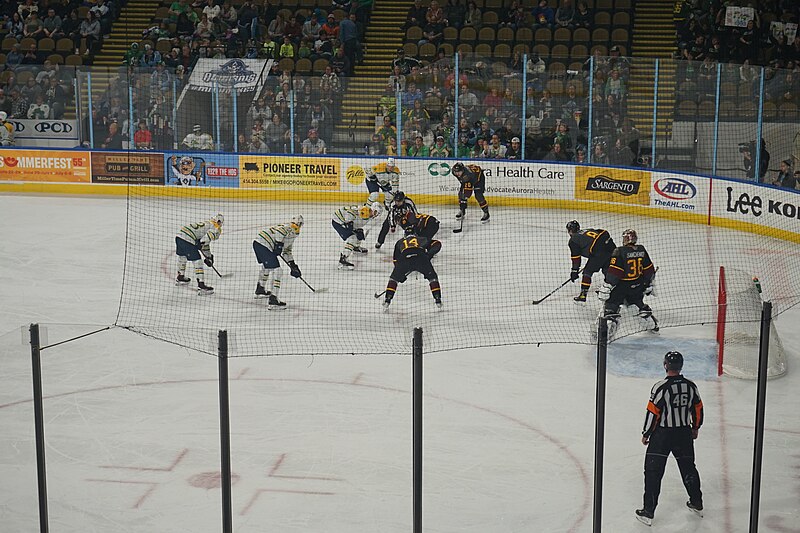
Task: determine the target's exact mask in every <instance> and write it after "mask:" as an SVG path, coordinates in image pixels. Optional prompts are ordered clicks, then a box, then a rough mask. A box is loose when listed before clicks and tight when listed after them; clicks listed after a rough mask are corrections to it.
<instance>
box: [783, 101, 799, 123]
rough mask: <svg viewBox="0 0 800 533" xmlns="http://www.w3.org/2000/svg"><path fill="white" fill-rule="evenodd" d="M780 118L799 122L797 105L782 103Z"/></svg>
mask: <svg viewBox="0 0 800 533" xmlns="http://www.w3.org/2000/svg"><path fill="white" fill-rule="evenodd" d="M780 116H781V117H783V118H785V119H789V120H797V116H798V114H797V104H795V103H793V102H784V103H782V104H781V107H780Z"/></svg>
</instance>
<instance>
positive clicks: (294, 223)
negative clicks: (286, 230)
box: [289, 215, 303, 234]
mask: <svg viewBox="0 0 800 533" xmlns="http://www.w3.org/2000/svg"><path fill="white" fill-rule="evenodd" d="M289 225H290V226H291V227H292V229H293V230H294V232H295V233H297V234H299V233H300V228H302V227H303V215H295V216H293V217H292V220H291V221H289Z"/></svg>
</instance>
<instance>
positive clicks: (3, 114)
mask: <svg viewBox="0 0 800 533" xmlns="http://www.w3.org/2000/svg"><path fill="white" fill-rule="evenodd" d="M6 119H8V113H6V112H5V111H0V122H5V121H6Z"/></svg>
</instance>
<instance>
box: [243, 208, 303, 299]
mask: <svg viewBox="0 0 800 533" xmlns="http://www.w3.org/2000/svg"><path fill="white" fill-rule="evenodd" d="M301 227H303V215H295V216H293V217H292V220H291V221H290V222H289V223H288V224H277V225H275V226H270V227H268V228H266V229H263V230H261V231H259V232H258V237H256V240H254V241H253V251H254V252H255V254H256V259H257V260H258V262H259V263H261V275H260V276H259V279H258V283H257V284H256V298H269V309H270V310H271V311H272V310H283V309H286V303H284V302H282V301H280V300H279V299H278V293H279V292H280V290H281V278H282V277H283V269H282V268H281V264H280V263H279V262H278V256H283V259H284V260H285V261H286V264H287V265H289V269H290V271H289V273H290V274H291V276H292V277H293V278H299V277H300V276H302V275H303V274H302V273H301V272H300V267H298V266H297V263H295V262H294V256H293V255H292V246H293V245H294V240H295V239H296V238H297V236H298V235H300V228H301ZM270 280H271V282H270ZM266 287H269V288H270V290H267V289H266Z"/></svg>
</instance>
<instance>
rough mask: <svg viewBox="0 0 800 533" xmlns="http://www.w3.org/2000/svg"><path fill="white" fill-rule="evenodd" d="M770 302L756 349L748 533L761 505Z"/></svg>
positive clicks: (764, 311)
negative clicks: (751, 478) (754, 414)
mask: <svg viewBox="0 0 800 533" xmlns="http://www.w3.org/2000/svg"><path fill="white" fill-rule="evenodd" d="M771 322H772V302H764V305H763V306H762V308H761V342H760V344H759V347H758V390H757V392H756V424H755V438H754V440H753V442H754V444H753V482H752V486H751V487H750V530H749V531H750V533H756V532H757V531H758V508H759V506H760V504H761V463H762V458H763V454H764V416H765V413H766V410H767V366H768V365H769V331H770V324H771Z"/></svg>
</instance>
